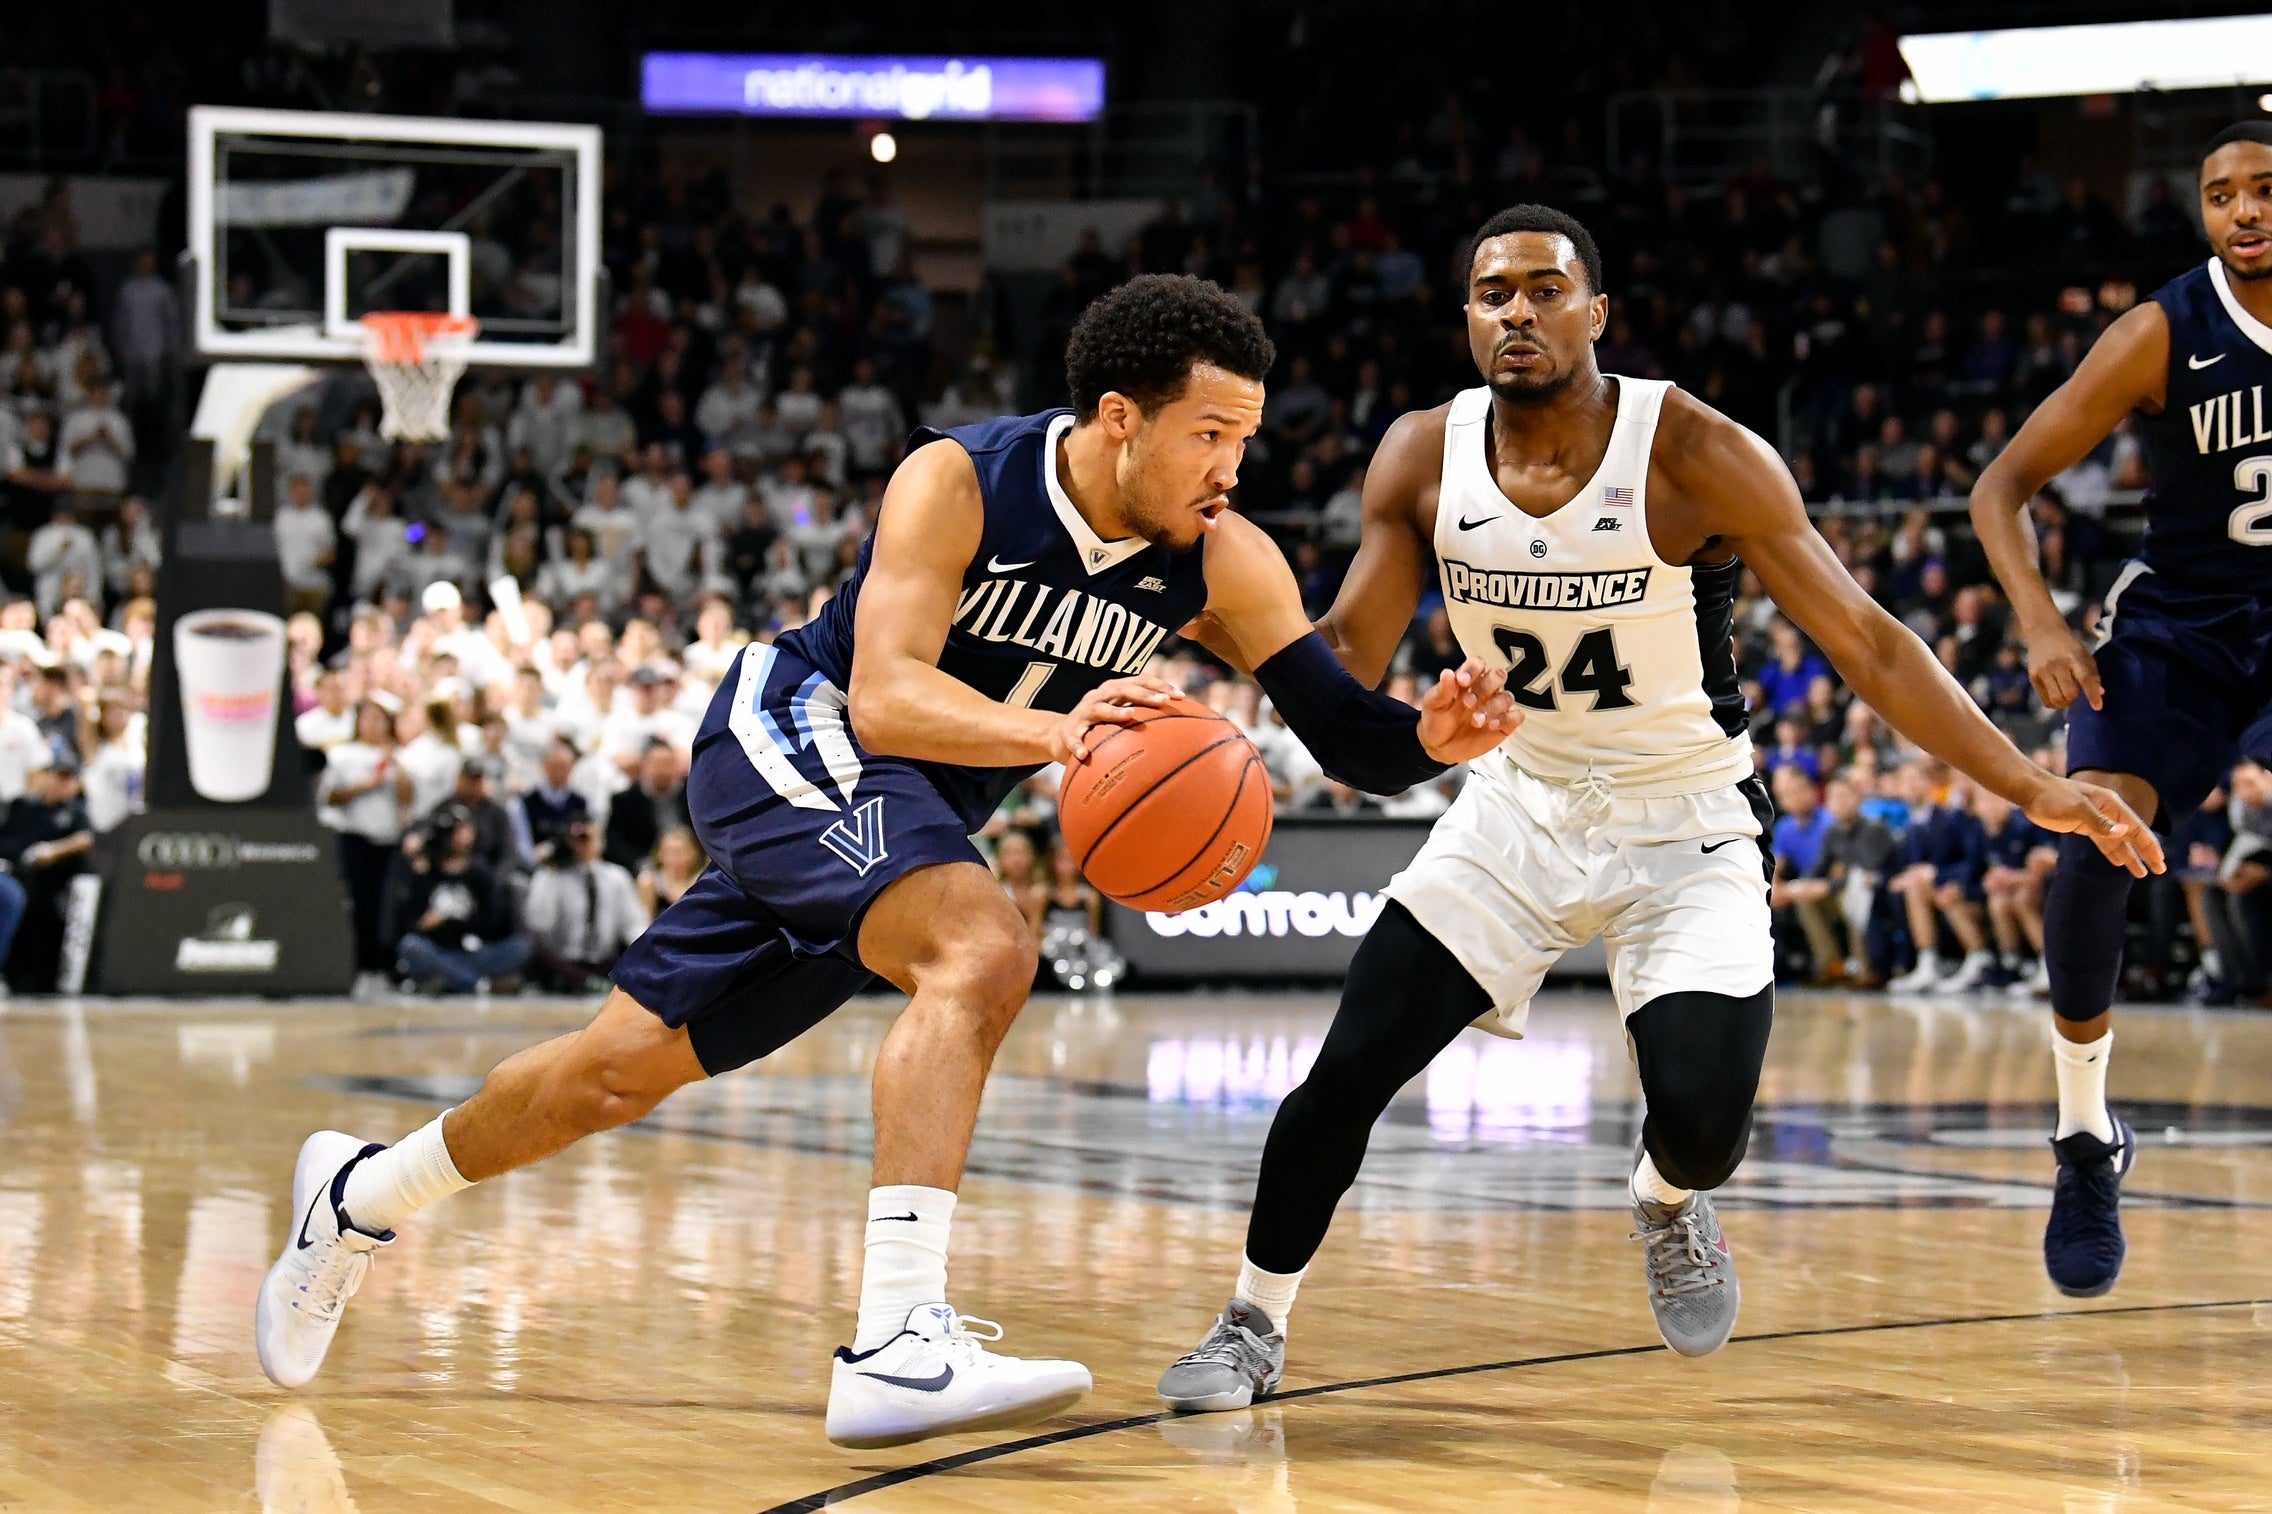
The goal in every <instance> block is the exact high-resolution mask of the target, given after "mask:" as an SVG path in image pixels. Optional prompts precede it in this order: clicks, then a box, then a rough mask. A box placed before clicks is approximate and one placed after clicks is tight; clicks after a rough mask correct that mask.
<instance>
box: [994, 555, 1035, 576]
mask: <svg viewBox="0 0 2272 1514" xmlns="http://www.w3.org/2000/svg"><path fill="white" fill-rule="evenodd" d="M1039 561H1041V559H1040V558H1038V557H1029V558H1027V559H1026V560H1025V561H1024V562H1004V561H1002V559H1001V558H999V557H989V558H988V559H986V571H987V572H989V573H1015V572H1017V571H1018V569H1020V568H1030V567H1032V566H1033V565H1034V564H1035V563H1037V562H1039Z"/></svg>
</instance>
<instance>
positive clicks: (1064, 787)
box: [1057, 694, 1271, 913]
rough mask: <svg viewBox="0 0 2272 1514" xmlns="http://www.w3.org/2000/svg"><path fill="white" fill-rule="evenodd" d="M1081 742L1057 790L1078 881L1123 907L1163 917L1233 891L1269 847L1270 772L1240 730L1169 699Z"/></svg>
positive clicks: (1185, 701) (1196, 706)
mask: <svg viewBox="0 0 2272 1514" xmlns="http://www.w3.org/2000/svg"><path fill="white" fill-rule="evenodd" d="M1091 734H1092V737H1093V739H1092V740H1091V742H1090V744H1089V755H1088V756H1087V757H1085V758H1083V759H1082V760H1080V761H1078V762H1074V763H1070V764H1068V765H1067V766H1066V769H1065V778H1064V781H1063V783H1062V784H1061V785H1060V786H1059V788H1058V791H1057V809H1058V824H1059V826H1060V827H1062V829H1063V831H1064V834H1065V844H1066V845H1067V846H1068V847H1070V848H1071V849H1072V852H1073V855H1074V857H1075V858H1076V859H1078V860H1079V862H1080V864H1081V871H1082V872H1084V873H1085V874H1087V875H1088V879H1089V881H1090V882H1091V883H1093V884H1095V885H1096V886H1097V888H1098V889H1099V890H1101V891H1102V892H1103V893H1105V894H1107V895H1109V896H1110V897H1112V898H1114V899H1117V900H1119V901H1120V902H1121V903H1122V904H1125V905H1127V906H1128V907H1129V908H1130V909H1141V910H1161V911H1165V912H1168V913H1174V912H1175V911H1178V910H1186V909H1193V908H1196V907H1197V906H1199V905H1202V904H1206V903H1208V902H1209V901H1211V900H1215V899H1220V898H1222V897H1223V896H1224V895H1225V894H1227V893H1229V892H1230V891H1231V890H1232V889H1234V888H1237V887H1238V886H1239V883H1240V881H1241V880H1242V879H1244V878H1245V877H1246V875H1247V873H1248V872H1249V871H1250V870H1252V868H1253V867H1254V864H1255V862H1256V860H1257V859H1259V858H1260V857H1261V856H1262V849H1263V847H1264V846H1266V845H1267V844H1269V841H1270V817H1271V796H1270V775H1269V773H1268V772H1267V771H1265V770H1264V768H1263V765H1262V754H1261V753H1259V752H1257V751H1256V750H1255V749H1254V743H1253V742H1251V741H1249V740H1247V739H1246V735H1245V733H1244V732H1242V731H1240V730H1239V728H1238V727H1237V726H1235V725H1233V724H1231V722H1229V721H1228V720H1225V719H1224V718H1223V717H1222V716H1220V715H1218V714H1216V713H1215V712H1214V711H1213V710H1211V709H1209V708H1207V706H1205V705H1203V704H1201V703H1199V701H1197V700H1195V699H1191V698H1188V697H1186V696H1184V695H1182V694H1178V695H1176V696H1175V697H1174V698H1173V699H1171V700H1169V701H1168V703H1167V704H1165V705H1163V706H1161V707H1160V708H1158V709H1156V710H1147V711H1145V712H1144V714H1143V716H1142V718H1140V719H1139V720H1137V721H1136V722H1135V723H1134V724H1131V725H1122V726H1099V727H1097V728H1096V730H1095V731H1094V732H1092V733H1091Z"/></svg>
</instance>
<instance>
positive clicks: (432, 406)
mask: <svg viewBox="0 0 2272 1514" xmlns="http://www.w3.org/2000/svg"><path fill="white" fill-rule="evenodd" d="M362 325H363V331H364V334H365V341H364V348H363V366H365V367H366V368H368V369H370V370H371V378H372V380H373V381H374V382H375V383H377V384H378V386H379V404H380V407H381V410H382V411H383V413H382V414H381V416H380V418H379V435H381V436H383V437H385V438H387V440H389V441H397V442H433V441H440V440H441V439H442V438H444V437H446V436H448V435H449V434H450V395H451V394H452V393H453V392H454V391H455V390H456V389H457V385H458V379H459V378H460V377H461V376H463V375H464V373H465V365H466V349H467V348H468V347H470V346H471V345H472V344H473V338H474V334H475V333H476V332H477V331H479V330H480V322H478V321H476V320H474V319H473V318H472V317H470V316H462V315H433V314H429V313H426V312H422V311H386V312H382V313H378V314H373V315H367V316H364V317H363V321H362Z"/></svg>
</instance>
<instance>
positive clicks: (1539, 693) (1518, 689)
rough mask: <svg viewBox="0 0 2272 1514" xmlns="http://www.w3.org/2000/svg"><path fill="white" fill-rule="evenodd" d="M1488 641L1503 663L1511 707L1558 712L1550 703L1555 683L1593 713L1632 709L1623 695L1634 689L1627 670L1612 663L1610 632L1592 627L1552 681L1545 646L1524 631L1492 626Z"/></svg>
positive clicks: (1630, 700)
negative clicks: (1584, 697)
mask: <svg viewBox="0 0 2272 1514" xmlns="http://www.w3.org/2000/svg"><path fill="white" fill-rule="evenodd" d="M1491 639H1492V640H1493V641H1495V642H1497V643H1498V644H1499V651H1500V653H1501V655H1503V656H1504V657H1505V658H1506V659H1507V692H1508V693H1509V694H1512V695H1513V696H1514V697H1515V703H1517V704H1519V705H1521V706H1523V708H1525V709H1530V710H1551V709H1556V708H1559V706H1558V704H1557V703H1556V700H1555V698H1554V685H1555V684H1556V683H1557V682H1559V683H1560V684H1561V685H1562V692H1563V693H1565V694H1591V695H1593V696H1594V702H1593V706H1592V708H1594V709H1597V710H1625V709H1631V708H1632V706H1633V703H1634V701H1633V696H1632V695H1630V694H1628V693H1626V692H1625V691H1626V690H1627V689H1629V688H1631V687H1632V685H1633V673H1632V670H1631V669H1629V668H1627V667H1626V666H1625V664H1624V663H1622V662H1620V661H1618V658H1617V641H1616V638H1615V637H1613V636H1611V635H1610V633H1609V627H1607V626H1596V627H1595V628H1594V629H1592V630H1591V631H1588V632H1587V633H1586V634H1585V635H1583V636H1581V637H1579V638H1578V644H1577V645H1576V646H1574V647H1572V648H1571V649H1570V655H1569V657H1568V658H1567V659H1565V660H1564V661H1563V664H1562V672H1561V674H1560V675H1559V677H1557V676H1556V675H1554V674H1552V673H1550V672H1549V671H1548V665H1547V660H1546V643H1545V642H1543V641H1540V640H1539V639H1538V638H1537V637H1536V636H1533V635H1532V634H1531V633H1530V632H1528V631H1518V630H1516V629H1515V628H1514V627H1513V626H1495V627H1493V628H1492V631H1491Z"/></svg>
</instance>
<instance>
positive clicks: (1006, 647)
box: [780, 410, 1207, 829]
mask: <svg viewBox="0 0 2272 1514" xmlns="http://www.w3.org/2000/svg"><path fill="white" fill-rule="evenodd" d="M1072 429H1073V413H1072V412H1071V411H1070V410H1045V411H1042V412H1041V413H1039V414H1037V415H1012V416H1003V417H1001V418H999V419H996V420H989V421H981V422H979V423H978V424H976V425H973V426H957V427H955V428H953V429H952V430H947V431H938V430H933V429H931V428H930V427H923V428H921V429H919V430H917V431H916V432H915V434H914V436H913V438H912V439H911V440H910V444H909V447H910V450H913V449H914V448H916V447H921V446H924V445H926V444H928V443H933V442H938V441H951V442H954V443H955V444H956V445H958V446H960V447H961V448H962V449H963V450H964V451H965V452H967V453H969V454H970V460H971V462H972V464H973V465H975V466H976V468H977V470H978V492H979V497H980V499H981V500H982V501H983V502H984V506H985V512H986V518H985V527H984V530H983V532H982V534H981V536H980V538H979V543H978V551H977V552H976V553H975V554H974V555H973V556H972V557H971V560H970V565H969V566H968V567H967V568H965V569H964V570H963V576H962V592H961V595H960V596H959V597H958V599H957V601H956V604H955V611H954V620H953V624H952V625H951V626H950V627H949V629H948V631H947V643H946V646H945V648H944V649H943V650H942V651H941V652H940V654H939V670H940V671H941V672H943V673H947V674H949V675H951V676H953V677H955V678H957V679H960V680H961V681H962V682H964V683H966V684H969V685H970V686H971V687H972V688H974V689H976V690H978V692H979V693H981V694H984V695H985V696H986V697H987V698H989V699H996V700H1000V701H1001V702H1002V703H1004V704H1014V705H1023V706H1025V707H1027V708H1029V709H1036V710H1054V711H1057V712H1059V713H1064V712H1066V711H1070V710H1071V709H1072V708H1073V706H1075V705H1076V704H1078V703H1080V701H1081V699H1082V697H1083V696H1084V695H1086V694H1087V693H1089V691H1090V690H1092V689H1094V688H1096V687H1097V685H1099V684H1101V683H1104V682H1106V681H1107V680H1109V679H1114V678H1124V677H1128V676H1131V675H1133V674H1136V673H1141V672H1142V671H1144V665H1145V664H1146V663H1147V662H1149V661H1150V660H1151V657H1152V654H1153V653H1154V652H1155V651H1157V650H1158V649H1159V646H1160V644H1161V643H1162V642H1163V641H1165V640H1166V639H1167V638H1168V637H1169V636H1170V635H1172V634H1173V633H1174V632H1175V631H1176V630H1177V629H1179V628H1180V627H1182V626H1184V625H1186V624H1187V623H1189V622H1190V621H1191V620H1192V619H1193V618H1195V617H1196V616H1197V615H1198V614H1199V612H1200V611H1201V610H1202V609H1204V608H1205V607H1206V603H1207V582H1206V572H1205V566H1204V556H1205V554H1204V553H1202V552H1201V551H1200V550H1199V549H1198V548H1196V547H1194V548H1193V549H1192V550H1190V551H1188V552H1180V553H1177V552H1170V551H1168V550H1167V549H1166V548H1164V547H1158V546H1154V545H1153V544H1152V543H1150V542H1148V541H1145V540H1144V539H1143V538H1142V537H1127V538H1124V539H1122V540H1119V541H1104V540H1101V539H1100V538H1099V537H1098V536H1097V534H1096V532H1095V531H1094V530H1092V529H1091V528H1090V526H1089V523H1088V521H1086V520H1085V519H1083V518H1082V516H1081V512H1080V511H1079V510H1077V509H1075V508H1074V507H1073V501H1072V498H1071V496H1069V495H1068V494H1067V493H1066V492H1065V488H1064V485H1063V484H1062V483H1060V482H1059V480H1058V477H1057V444H1058V442H1059V441H1060V440H1062V439H1063V437H1064V436H1065V433H1066V432H1068V431H1070V430H1072ZM874 551H875V538H874V537H873V536H871V537H869V539H868V540H867V542H866V543H865V544H864V545H862V547H861V548H860V558H859V562H858V563H857V565H856V566H855V567H854V568H853V570H852V577H851V578H850V579H849V580H848V581H847V582H846V583H845V585H844V587H843V588H842V589H841V590H839V591H838V592H837V594H836V596H835V597H834V598H832V599H830V600H829V602H828V604H827V605H826V606H825V607H824V608H823V609H822V610H821V613H820V614H819V615H817V616H815V617H814V619H813V620H812V622H811V624H809V625H806V626H803V627H800V628H799V629H797V630H794V631H791V632H788V633H787V634H785V635H783V636H782V637H781V639H780V645H781V646H783V647H784V648H786V649H788V650H790V651H793V652H795V653H797V654H798V655H799V656H801V657H803V658H804V659H805V660H806V661H807V662H809V663H811V665H812V666H813V667H814V668H816V669H818V670H819V671H820V673H821V674H822V675H824V676H825V677H826V678H827V679H828V681H829V682H831V683H833V684H835V685H836V687H838V688H841V689H849V688H850V687H851V686H852V646H853V623H854V617H855V615H856V613H857V611H858V609H859V604H860V587H861V584H862V583H863V582H864V581H865V580H866V578H867V576H868V563H869V559H870V558H871V556H872V555H873V553H874ZM852 735H853V737H854V739H855V740H857V739H858V737H859V732H858V730H857V729H855V730H854V731H853V732H852ZM917 766H918V767H920V768H922V769H923V771H924V772H925V773H926V774H927V775H928V776H929V777H930V778H931V780H932V781H933V782H934V783H935V784H937V786H938V788H939V790H940V792H941V793H943V794H945V795H946V797H947V798H948V800H949V801H950V802H951V803H953V804H954V805H955V807H956V809H957V811H958V812H960V813H961V814H962V815H963V817H964V818H965V819H966V820H968V821H969V822H970V824H971V826H972V828H973V829H975V828H976V827H977V826H979V825H981V824H983V823H984V822H985V819H986V817H987V815H989V814H991V813H992V812H993V809H994V806H995V805H996V804H997V803H999V802H1000V801H1001V799H1002V797H1003V796H1004V795H1005V794H1007V793H1008V792H1009V791H1010V790H1011V789H1012V788H1014V787H1016V785H1017V784H1018V783H1019V782H1020V781H1022V780H1023V779H1024V778H1025V777H1026V776H1027V775H1028V774H1030V773H1032V772H1033V771H1034V769H1032V768H1030V767H1021V768H966V767H954V766H949V765H947V764H942V763H918V764H917Z"/></svg>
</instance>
